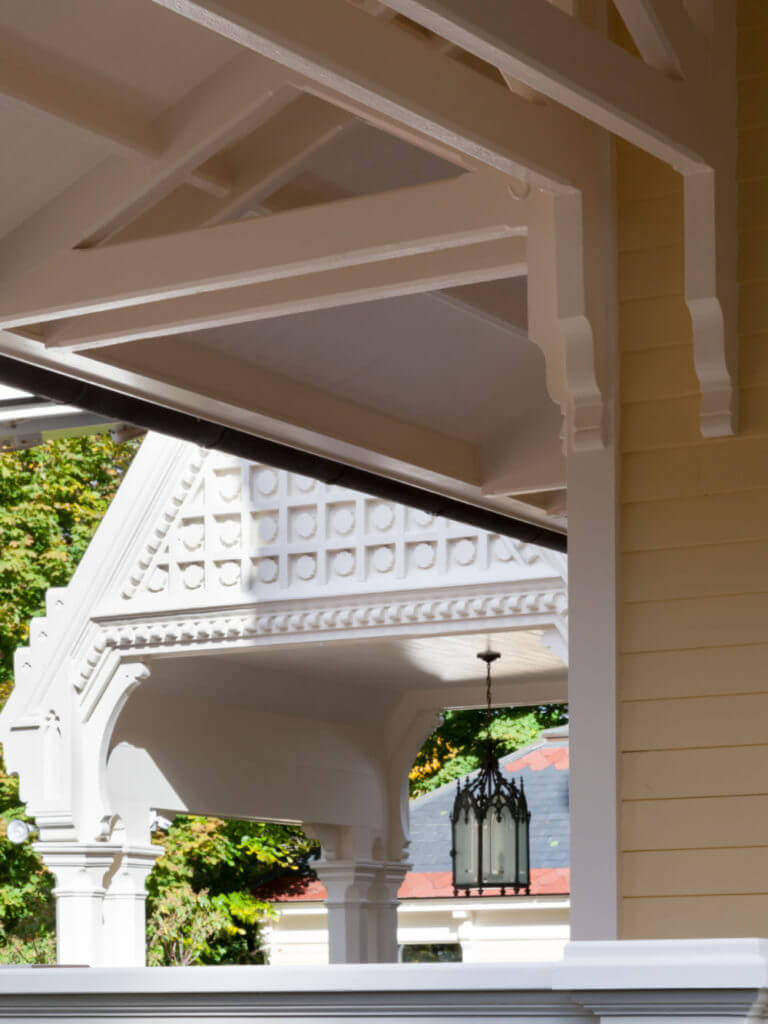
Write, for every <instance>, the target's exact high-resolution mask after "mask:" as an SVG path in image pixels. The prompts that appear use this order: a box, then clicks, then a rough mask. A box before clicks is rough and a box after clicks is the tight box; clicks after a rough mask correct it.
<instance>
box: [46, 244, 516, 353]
mask: <svg viewBox="0 0 768 1024" xmlns="http://www.w3.org/2000/svg"><path fill="white" fill-rule="evenodd" d="M527 269H528V263H527V257H526V239H525V238H506V239H501V240H498V241H494V242H482V243H478V244H475V245H469V246H461V247H459V248H455V249H446V250H444V251H441V252H429V253H427V254H422V255H417V256H403V257H400V258H399V259H391V260H382V261H381V262H378V263H369V264H363V265H361V266H352V267H344V268H342V269H338V270H326V271H321V272H319V273H316V274H308V275H302V276H298V277H291V278H285V279H283V280H278V281H269V282H267V283H262V284H254V285H246V286H244V287H242V288H228V289H225V290H223V291H218V292H205V293H203V294H201V295H192V296H188V297H186V298H183V299H170V300H168V301H166V302H157V303H151V304H148V305H142V306H135V307H131V308H128V309H118V310H112V311H110V312H108V313H94V314H92V315H91V316H84V317H75V318H74V319H72V320H71V321H68V322H67V323H65V324H63V325H62V326H61V327H58V328H54V330H53V331H52V332H51V333H50V334H49V335H48V336H46V337H45V339H44V340H45V343H46V345H48V346H51V347H55V348H67V349H71V350H74V351H82V350H84V349H90V348H98V347H101V346H104V345H114V344H116V343H117V342H128V341H136V340H139V339H143V338H161V339H162V338H167V337H168V336H169V335H171V334H179V333H183V332H185V331H199V330H204V329H206V328H211V327H223V326H226V325H231V324H239V323H248V322H251V321H255V320H265V319H269V318H272V317H278V316H287V315H290V314H294V313H306V312H308V311H309V310H315V309H330V308H332V307H334V306H348V305H352V304H354V303H361V302H372V301H374V300H377V299H389V298H394V297H397V296H401V295H414V294H418V293H422V292H431V291H435V290H436V289H441V288H456V287H459V286H462V285H468V284H476V283H477V282H479V281H491V280H498V279H500V278H509V277H518V276H522V275H524V274H526V273H527Z"/></svg>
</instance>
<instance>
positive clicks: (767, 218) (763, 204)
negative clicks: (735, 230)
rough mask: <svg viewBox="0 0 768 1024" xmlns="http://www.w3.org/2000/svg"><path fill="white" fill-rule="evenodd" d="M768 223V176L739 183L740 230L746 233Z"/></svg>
mask: <svg viewBox="0 0 768 1024" xmlns="http://www.w3.org/2000/svg"><path fill="white" fill-rule="evenodd" d="M766 225H768V178H757V179H756V180H755V181H743V182H741V184H740V185H739V230H740V231H741V232H742V233H744V232H747V231H754V230H755V228H763V227H765V226H766Z"/></svg>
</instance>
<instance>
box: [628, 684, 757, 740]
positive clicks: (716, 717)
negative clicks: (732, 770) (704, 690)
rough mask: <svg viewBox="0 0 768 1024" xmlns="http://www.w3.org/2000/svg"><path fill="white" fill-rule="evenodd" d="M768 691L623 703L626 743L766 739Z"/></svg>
mask: <svg viewBox="0 0 768 1024" xmlns="http://www.w3.org/2000/svg"><path fill="white" fill-rule="evenodd" d="M766 722H768V693H747V694H737V695H733V696H728V697H692V698H683V699H677V700H674V699H673V700H663V701H659V700H641V701H632V702H630V703H624V704H622V716H621V726H622V730H623V732H622V746H623V748H624V750H625V751H627V753H630V752H632V751H635V750H671V749H673V748H675V747H678V748H683V747H686V748H690V747H727V746H733V747H737V746H742V745H747V744H755V743H765V742H766V739H768V730H766Z"/></svg>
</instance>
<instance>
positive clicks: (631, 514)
mask: <svg viewBox="0 0 768 1024" xmlns="http://www.w3.org/2000/svg"><path fill="white" fill-rule="evenodd" d="M621 532H622V549H623V550H624V551H650V550H653V549H654V548H655V549H657V550H658V549H662V548H682V547H698V546H699V545H702V544H727V543H728V542H729V541H730V542H735V541H747V540H760V539H764V538H768V487H761V488H760V489H758V490H750V491H730V492H728V493H726V494H709V495H707V496H705V497H703V498H699V497H695V498H673V499H671V500H669V501H663V502H646V503H633V504H631V505H625V506H624V510H623V522H622V531H621Z"/></svg>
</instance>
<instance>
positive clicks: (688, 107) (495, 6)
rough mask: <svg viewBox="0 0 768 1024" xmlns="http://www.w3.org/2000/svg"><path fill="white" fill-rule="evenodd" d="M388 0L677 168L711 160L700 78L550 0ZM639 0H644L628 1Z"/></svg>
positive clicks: (685, 168)
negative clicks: (650, 57) (663, 66)
mask: <svg viewBox="0 0 768 1024" xmlns="http://www.w3.org/2000/svg"><path fill="white" fill-rule="evenodd" d="M663 2H664V3H667V2H669V3H671V5H672V6H673V7H674V6H675V5H676V4H677V0H663ZM386 3H387V6H388V7H391V8H392V9H393V10H396V11H398V12H400V13H401V14H404V15H406V16H407V17H409V18H411V19H412V20H413V21H415V22H417V23H418V24H420V25H423V26H424V27H425V28H428V29H430V30H431V31H433V32H436V33H437V34H438V35H441V36H443V37H444V38H446V39H448V40H450V41H451V42H453V43H456V45H458V46H460V47H461V48H462V49H464V50H467V51H468V52H469V53H472V54H474V55H475V56H476V57H479V58H480V59H482V60H485V61H487V62H488V63H489V64H493V65H494V66H495V67H497V68H498V69H499V70H500V71H501V72H502V73H504V74H507V75H510V76H511V77H512V78H515V79H517V80H518V81H520V82H523V83H524V84H525V85H527V86H529V87H530V88H532V89H535V90H536V91H537V92H539V93H541V94H542V95H544V96H547V97H549V98H550V99H551V100H554V101H556V102H557V103H560V104H562V105H563V106H565V107H568V108H570V109H571V110H574V111H575V112H576V113H577V114H580V115H582V116H583V117H586V118H588V119H589V120H590V121H593V122H594V123H595V124H598V125H600V126H601V127H602V128H606V129H607V130H608V131H611V132H613V133H614V134H616V135H618V136H620V137H622V138H625V139H627V140H628V141H629V142H632V143H633V144H635V145H638V146H640V147H641V148H643V149H645V150H647V152H649V153H653V154H654V155H655V156H658V157H659V158H660V159H662V160H665V161H667V162H668V163H671V164H673V166H675V167H677V169H678V170H681V171H693V170H697V169H700V168H701V167H702V166H703V165H705V164H707V163H708V162H709V161H708V154H709V153H710V152H711V148H712V147H711V137H710V134H709V132H708V126H707V123H706V119H702V117H701V89H702V83H701V82H700V81H698V80H697V81H695V82H681V81H673V80H671V79H669V78H666V77H665V76H664V75H662V74H659V73H658V72H657V71H656V70H655V69H654V68H651V67H648V66H647V65H646V64H644V63H643V62H642V61H640V60H638V59H637V58H636V57H633V56H632V55H631V54H629V53H627V51H626V50H623V49H621V47H619V46H616V45H615V44H613V43H611V42H610V41H609V40H607V39H605V38H604V37H602V36H600V35H599V34H598V33H597V32H595V31H593V30H592V29H591V28H589V27H588V26H586V25H584V24H582V23H581V22H580V21H578V20H577V19H576V18H573V17H570V16H569V15H567V14H564V13H563V12H562V11H560V10H558V9H557V8H556V7H554V6H553V5H552V4H550V3H548V2H547V0H516V2H515V5H514V12H512V11H511V9H510V7H509V4H508V3H506V2H505V0H473V2H472V3H471V4H467V3H466V0H386ZM638 3H640V4H645V3H646V0H627V4H628V5H629V4H632V5H637V4H638ZM649 4H650V0H649ZM668 20H669V21H670V23H671V20H672V19H671V17H670V18H669V19H668ZM678 27H679V26H678Z"/></svg>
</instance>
